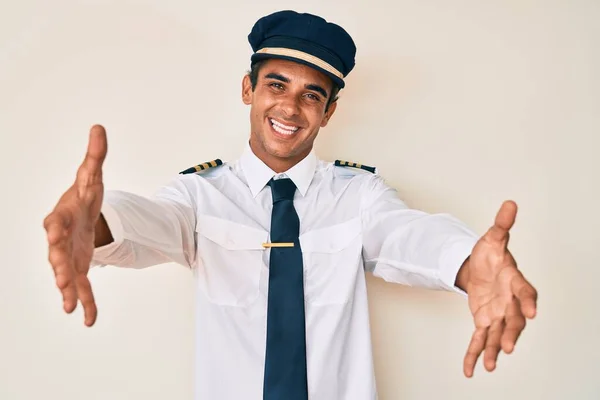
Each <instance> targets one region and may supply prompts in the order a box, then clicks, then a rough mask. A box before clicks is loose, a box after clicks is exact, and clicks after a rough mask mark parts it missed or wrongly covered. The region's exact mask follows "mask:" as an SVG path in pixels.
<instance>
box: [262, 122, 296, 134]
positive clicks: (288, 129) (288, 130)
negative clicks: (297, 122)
mask: <svg viewBox="0 0 600 400" xmlns="http://www.w3.org/2000/svg"><path fill="white" fill-rule="evenodd" d="M269 122H271V126H272V127H273V130H274V131H275V132H277V133H280V134H282V135H293V134H294V133H296V132H297V131H298V129H300V128H299V127H297V126H292V125H284V124H282V123H281V122H279V121H275V120H274V119H272V118H269Z"/></svg>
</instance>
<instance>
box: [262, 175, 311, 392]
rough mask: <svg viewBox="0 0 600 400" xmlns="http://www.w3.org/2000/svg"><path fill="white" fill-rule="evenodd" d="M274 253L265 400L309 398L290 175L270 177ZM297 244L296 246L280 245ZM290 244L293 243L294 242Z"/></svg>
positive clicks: (299, 254)
mask: <svg viewBox="0 0 600 400" xmlns="http://www.w3.org/2000/svg"><path fill="white" fill-rule="evenodd" d="M269 186H271V191H272V194H273V212H272V214H271V215H272V216H271V243H272V245H273V247H271V255H270V261H269V297H268V311H267V347H266V355H265V378H264V387H263V392H264V395H263V399H264V400H307V399H308V387H307V386H308V385H307V377H306V334H305V324H304V280H303V276H304V274H303V268H302V251H301V250H300V243H299V241H298V235H299V232H300V221H299V219H298V214H297V213H296V209H295V208H294V193H295V192H296V186H295V185H294V183H293V182H292V181H291V180H290V179H278V180H271V181H270V182H269ZM282 243H293V247H288V246H286V245H284V247H277V244H282ZM290 246H291V245H290Z"/></svg>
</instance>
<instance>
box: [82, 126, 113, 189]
mask: <svg viewBox="0 0 600 400" xmlns="http://www.w3.org/2000/svg"><path fill="white" fill-rule="evenodd" d="M107 152H108V142H107V139H106V131H105V130H104V127H102V126H101V125H94V126H93V127H92V129H91V130H90V136H89V141H88V147H87V152H86V154H85V158H84V160H83V163H82V164H81V166H80V168H79V171H78V173H77V179H78V182H79V184H80V185H83V186H86V185H90V184H93V183H97V182H100V181H101V180H102V165H103V164H104V160H105V159H106V154H107Z"/></svg>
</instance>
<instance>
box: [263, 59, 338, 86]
mask: <svg viewBox="0 0 600 400" xmlns="http://www.w3.org/2000/svg"><path fill="white" fill-rule="evenodd" d="M269 73H277V74H280V75H283V76H284V77H286V78H288V79H289V80H290V81H291V82H298V83H302V84H307V83H314V84H320V85H322V86H323V87H329V86H330V85H331V79H329V77H328V76H327V75H325V74H324V73H322V72H320V71H317V70H316V69H314V68H311V67H309V66H308V65H304V64H301V63H298V62H294V61H289V60H283V59H278V58H271V59H268V60H265V61H264V63H263V65H262V67H261V69H260V74H259V75H260V76H265V75H267V74H269Z"/></svg>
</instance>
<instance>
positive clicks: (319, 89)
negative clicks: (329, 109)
mask: <svg viewBox="0 0 600 400" xmlns="http://www.w3.org/2000/svg"><path fill="white" fill-rule="evenodd" d="M265 78H267V79H275V80H278V81H281V82H285V83H290V79H289V78H286V77H285V76H283V75H281V74H278V73H276V72H269V73H268V74H267V75H265ZM304 87H305V88H307V89H308V90H314V91H315V92H319V93H320V94H321V95H323V97H325V98H328V97H329V96H328V95H327V91H326V90H325V89H323V88H322V87H321V86H319V85H317V84H315V83H309V84H308V85H306V86H304Z"/></svg>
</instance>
